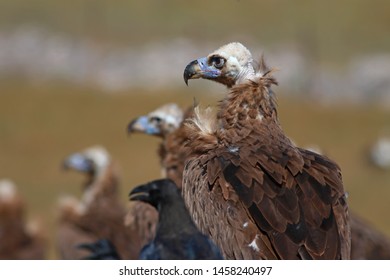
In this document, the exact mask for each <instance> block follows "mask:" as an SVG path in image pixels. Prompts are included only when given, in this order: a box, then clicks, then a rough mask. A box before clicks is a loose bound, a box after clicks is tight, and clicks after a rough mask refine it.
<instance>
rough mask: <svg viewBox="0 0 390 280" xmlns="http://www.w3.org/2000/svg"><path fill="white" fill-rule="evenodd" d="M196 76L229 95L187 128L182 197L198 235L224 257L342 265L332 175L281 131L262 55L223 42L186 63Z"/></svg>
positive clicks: (338, 203) (337, 186) (343, 208)
mask: <svg viewBox="0 0 390 280" xmlns="http://www.w3.org/2000/svg"><path fill="white" fill-rule="evenodd" d="M195 78H203V79H209V80H214V81H217V82H219V83H222V84H224V85H226V86H227V88H228V90H229V92H228V94H227V96H226V97H225V99H224V100H222V101H221V102H220V104H219V108H218V112H217V114H216V116H215V117H212V114H210V112H208V111H206V112H201V111H200V110H199V109H198V108H196V110H195V116H194V118H193V119H192V120H189V121H187V124H186V125H187V129H188V131H187V134H188V137H189V139H190V141H188V143H187V145H188V148H189V149H190V150H191V151H192V153H191V154H190V155H189V157H188V160H187V162H186V166H185V170H184V173H183V186H182V188H183V189H182V194H183V197H184V200H185V202H186V204H187V207H188V208H189V211H190V213H191V215H192V217H193V218H194V220H195V222H196V224H197V225H198V227H199V228H200V229H201V231H202V232H204V233H207V234H209V235H210V236H211V237H212V239H213V240H214V241H215V242H216V244H217V245H218V246H219V247H220V248H221V250H222V253H223V255H224V257H225V258H227V259H349V258H350V242H351V237H350V228H349V218H348V207H347V202H346V196H345V191H344V188H343V183H342V178H341V173H340V169H339V167H338V165H337V164H336V163H334V162H333V161H331V160H330V159H328V158H327V157H324V156H321V155H318V154H316V153H313V152H310V151H307V150H303V149H300V148H297V147H295V145H294V144H293V143H292V142H291V141H290V140H289V138H287V136H286V135H285V134H284V132H283V130H282V128H281V126H280V124H279V122H278V119H277V111H276V103H275V100H274V93H273V92H272V90H271V86H272V85H274V84H276V80H275V78H274V77H273V76H272V70H269V69H268V68H267V67H266V66H265V64H264V61H263V59H261V61H260V62H259V63H255V62H254V61H253V59H252V56H251V53H250V52H249V51H248V49H247V48H246V47H244V46H243V45H242V44H240V43H230V44H227V45H225V46H223V47H221V48H220V49H218V50H216V51H215V52H213V53H211V54H210V55H208V56H207V57H204V58H200V59H197V60H194V61H192V62H191V63H189V64H188V65H187V67H186V68H185V71H184V79H185V82H186V83H188V80H189V79H195Z"/></svg>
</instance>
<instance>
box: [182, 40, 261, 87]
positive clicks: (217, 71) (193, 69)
mask: <svg viewBox="0 0 390 280" xmlns="http://www.w3.org/2000/svg"><path fill="white" fill-rule="evenodd" d="M256 74H257V73H256V71H255V67H254V61H253V58H252V54H251V53H250V51H249V50H248V49H247V48H246V47H245V46H244V45H242V44H241V43H238V42H234V43H229V44H227V45H224V46H222V47H220V48H219V49H217V50H216V51H214V52H212V53H211V54H209V55H208V56H206V57H202V58H199V59H196V60H194V61H192V62H190V63H189V64H188V65H187V66H186V68H185V70H184V81H185V83H186V84H187V85H188V80H189V79H199V78H203V79H208V80H213V81H216V82H219V83H221V84H223V85H226V86H227V87H228V88H230V87H232V86H233V85H235V84H239V83H241V82H243V81H245V80H248V79H253V78H255V77H256Z"/></svg>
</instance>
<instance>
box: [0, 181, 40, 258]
mask: <svg viewBox="0 0 390 280" xmlns="http://www.w3.org/2000/svg"><path fill="white" fill-rule="evenodd" d="M25 211H26V206H25V203H24V200H23V199H22V197H21V195H20V194H19V193H18V192H17V190H16V186H15V185H14V184H13V183H12V182H11V181H9V180H0V259H1V260H42V259H45V253H46V238H45V237H44V236H43V234H42V232H41V231H40V229H39V228H38V227H37V226H38V225H35V226H34V225H33V224H27V223H26V217H25V215H26V213H25Z"/></svg>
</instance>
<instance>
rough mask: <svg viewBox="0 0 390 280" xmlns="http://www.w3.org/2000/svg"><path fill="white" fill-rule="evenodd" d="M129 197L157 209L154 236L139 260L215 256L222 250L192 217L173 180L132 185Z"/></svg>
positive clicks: (215, 257) (188, 258)
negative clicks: (157, 218) (133, 186)
mask: <svg viewBox="0 0 390 280" xmlns="http://www.w3.org/2000/svg"><path fill="white" fill-rule="evenodd" d="M129 196H130V200H136V201H143V202H146V203H149V204H151V205H152V206H154V207H155V208H156V209H157V211H158V212H159V221H158V224H157V230H156V237H155V238H154V240H153V241H152V242H151V243H149V244H148V245H146V246H145V247H144V248H143V249H142V250H141V253H140V256H139V259H142V260H173V259H177V260H179V259H182V260H201V259H203V260H205V259H208V260H217V259H222V254H221V252H220V250H219V249H218V248H217V246H216V245H215V244H214V243H213V242H212V241H211V240H210V239H209V238H208V237H206V236H205V235H203V234H202V233H201V232H200V231H199V230H198V229H197V227H196V226H195V224H194V222H193V221H192V219H191V217H190V215H189V213H188V210H187V208H186V207H185V205H184V201H183V199H182V197H181V194H180V191H179V190H178V188H177V186H176V185H175V183H174V182H173V181H172V180H170V179H160V180H155V181H152V182H149V183H147V184H145V185H141V186H138V187H136V188H134V189H133V190H132V191H131V192H130V194H129Z"/></svg>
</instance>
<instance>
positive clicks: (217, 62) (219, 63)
mask: <svg viewBox="0 0 390 280" xmlns="http://www.w3.org/2000/svg"><path fill="white" fill-rule="evenodd" d="M210 64H211V65H213V66H214V67H216V68H218V69H220V68H222V67H223V65H224V64H225V59H223V58H222V57H219V56H213V57H212V58H211V59H210Z"/></svg>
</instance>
